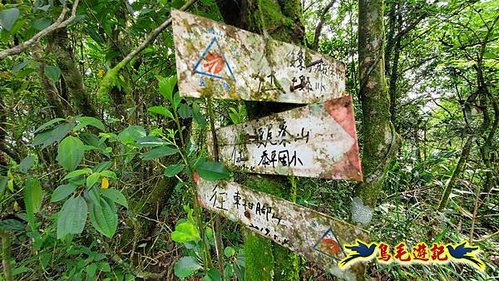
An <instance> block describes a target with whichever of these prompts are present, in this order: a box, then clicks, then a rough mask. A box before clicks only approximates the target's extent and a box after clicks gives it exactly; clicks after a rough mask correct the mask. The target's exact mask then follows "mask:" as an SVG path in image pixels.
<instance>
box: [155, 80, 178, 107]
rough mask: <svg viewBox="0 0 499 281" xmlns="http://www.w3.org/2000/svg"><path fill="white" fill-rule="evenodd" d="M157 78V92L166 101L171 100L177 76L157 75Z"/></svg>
mask: <svg viewBox="0 0 499 281" xmlns="http://www.w3.org/2000/svg"><path fill="white" fill-rule="evenodd" d="M158 79H159V93H160V94H161V95H162V96H163V97H164V98H165V99H166V100H168V101H170V102H171V101H172V100H173V98H172V97H173V89H174V88H175V84H177V77H176V76H175V75H172V76H170V77H168V78H162V77H158Z"/></svg>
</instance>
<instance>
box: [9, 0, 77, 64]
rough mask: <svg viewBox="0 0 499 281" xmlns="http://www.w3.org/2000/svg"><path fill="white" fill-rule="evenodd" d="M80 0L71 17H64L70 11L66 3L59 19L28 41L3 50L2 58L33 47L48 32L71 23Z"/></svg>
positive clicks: (72, 9) (72, 10)
mask: <svg viewBox="0 0 499 281" xmlns="http://www.w3.org/2000/svg"><path fill="white" fill-rule="evenodd" d="M79 2H80V0H75V2H74V4H73V7H72V8H71V16H70V17H69V18H67V19H66V20H64V18H65V17H66V14H67V13H68V10H69V9H68V8H67V7H66V5H64V7H63V8H62V12H61V14H60V15H59V17H58V18H57V20H56V21H55V22H54V23H53V24H51V25H50V26H49V27H47V28H45V29H44V30H42V31H40V32H38V33H37V34H35V36H33V37H31V39H29V40H28V41H26V42H24V43H22V44H19V45H17V46H14V47H12V48H10V49H7V50H3V51H1V52H0V60H1V59H4V58H6V57H8V56H12V55H17V54H19V53H21V52H24V51H25V50H27V49H28V48H31V47H32V46H33V45H35V44H36V43H38V42H39V41H40V40H41V39H42V38H43V37H45V36H47V35H48V34H50V33H52V32H54V31H55V30H57V29H59V28H63V27H66V26H67V25H68V24H70V23H71V22H72V21H73V20H74V19H75V17H76V8H78V3H79Z"/></svg>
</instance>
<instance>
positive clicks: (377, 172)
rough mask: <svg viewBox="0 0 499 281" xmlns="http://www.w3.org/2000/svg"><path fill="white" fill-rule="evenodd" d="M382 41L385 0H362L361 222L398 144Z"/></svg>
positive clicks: (357, 213) (357, 205)
mask: <svg viewBox="0 0 499 281" xmlns="http://www.w3.org/2000/svg"><path fill="white" fill-rule="evenodd" d="M383 42H384V27H383V0H360V1H359V46H358V52H359V72H360V83H361V84H360V97H361V102H362V134H363V136H364V143H363V152H362V164H363V169H364V172H365V174H366V177H365V179H364V182H363V183H361V184H359V185H358V186H357V187H356V189H355V197H354V200H353V204H352V221H353V222H354V223H357V224H360V225H362V226H367V225H368V224H369V223H370V222H371V219H372V215H373V210H374V207H375V206H376V201H377V198H378V195H379V193H380V190H381V188H382V187H383V182H384V180H385V175H386V170H387V167H388V163H389V162H390V160H391V159H393V157H394V156H395V154H396V151H397V147H398V145H399V137H398V135H397V134H396V132H395V130H394V128H393V124H392V123H391V116H390V110H389V108H390V96H389V93H388V87H387V83H386V80H385V66H384V58H383V54H384V50H383V45H384V44H383ZM363 275H364V272H363V270H361V271H360V272H359V273H358V274H357V279H358V280H364V276H363Z"/></svg>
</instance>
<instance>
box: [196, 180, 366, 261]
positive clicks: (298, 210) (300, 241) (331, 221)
mask: <svg viewBox="0 0 499 281" xmlns="http://www.w3.org/2000/svg"><path fill="white" fill-rule="evenodd" d="M197 188H198V196H199V198H198V199H199V201H200V203H201V205H203V206H204V207H205V208H207V209H209V210H211V211H214V212H216V213H219V214H221V215H223V216H225V217H227V218H229V219H231V220H233V221H237V222H240V223H242V224H244V225H246V226H247V227H248V228H249V229H250V230H252V231H254V232H256V233H258V234H260V235H261V236H263V237H266V238H269V239H272V240H273V241H274V242H276V243H278V244H280V245H282V246H284V247H287V248H289V249H290V250H292V251H295V252H297V253H298V254H300V255H303V256H304V257H306V258H307V259H308V260H310V261H312V262H315V263H317V264H318V265H320V266H322V267H324V268H325V269H331V268H333V267H334V266H335V265H336V264H337V262H338V261H339V260H341V259H343V258H344V257H345V253H344V252H343V246H342V245H344V244H350V243H353V242H354V241H355V239H365V240H367V239H368V235H367V233H366V232H365V231H364V230H362V229H361V228H358V227H356V226H353V225H350V224H348V223H346V222H344V221H341V220H338V219H335V218H332V217H330V216H327V215H325V214H322V213H319V212H316V211H314V210H312V209H309V208H305V207H303V206H300V205H297V204H294V203H291V202H289V201H286V200H283V199H279V198H277V197H274V196H271V195H268V194H266V193H262V192H257V191H252V190H250V189H248V188H246V187H244V186H242V185H240V184H237V183H235V182H227V181H217V182H214V181H205V180H202V179H200V180H199V182H198V187H197Z"/></svg>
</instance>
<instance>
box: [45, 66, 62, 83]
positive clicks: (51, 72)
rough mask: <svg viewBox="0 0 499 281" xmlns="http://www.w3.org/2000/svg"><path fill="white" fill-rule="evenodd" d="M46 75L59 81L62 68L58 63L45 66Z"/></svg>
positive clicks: (54, 80)
mask: <svg viewBox="0 0 499 281" xmlns="http://www.w3.org/2000/svg"><path fill="white" fill-rule="evenodd" d="M44 73H45V76H47V78H48V79H50V80H52V81H53V82H57V81H59V79H60V78H61V69H60V68H59V67H58V66H57V65H47V66H45V72H44Z"/></svg>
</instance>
